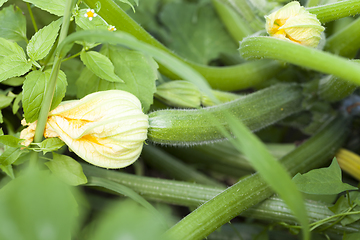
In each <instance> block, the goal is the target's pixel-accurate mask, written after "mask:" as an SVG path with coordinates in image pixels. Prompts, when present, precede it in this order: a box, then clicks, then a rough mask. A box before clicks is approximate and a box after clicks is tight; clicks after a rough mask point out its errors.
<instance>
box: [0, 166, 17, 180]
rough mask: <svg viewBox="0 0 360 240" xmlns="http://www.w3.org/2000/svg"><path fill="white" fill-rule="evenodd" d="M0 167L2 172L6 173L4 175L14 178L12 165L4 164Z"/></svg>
mask: <svg viewBox="0 0 360 240" xmlns="http://www.w3.org/2000/svg"><path fill="white" fill-rule="evenodd" d="M0 169H1V170H2V171H3V172H4V173H6V175H8V176H9V177H10V178H11V179H14V178H15V175H14V170H13V167H12V165H6V166H3V165H0Z"/></svg>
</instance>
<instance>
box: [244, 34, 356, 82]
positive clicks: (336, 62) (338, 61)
mask: <svg viewBox="0 0 360 240" xmlns="http://www.w3.org/2000/svg"><path fill="white" fill-rule="evenodd" d="M240 54H241V55H242V56H243V57H244V58H246V59H250V58H271V59H276V60H281V61H285V62H289V63H292V64H295V65H299V66H302V67H306V68H309V69H312V70H316V71H319V72H323V73H327V74H332V75H334V76H337V77H339V78H342V79H344V80H347V81H351V82H353V83H355V84H357V85H360V68H359V65H358V64H357V63H354V62H350V61H349V60H348V59H346V58H342V57H338V56H335V55H333V54H330V53H327V52H323V51H320V50H317V49H314V48H309V47H305V46H302V45H300V44H297V43H293V42H291V41H287V40H281V39H277V38H273V37H249V38H246V39H244V40H243V41H242V42H241V45H240ZM295 56H296V57H295Z"/></svg>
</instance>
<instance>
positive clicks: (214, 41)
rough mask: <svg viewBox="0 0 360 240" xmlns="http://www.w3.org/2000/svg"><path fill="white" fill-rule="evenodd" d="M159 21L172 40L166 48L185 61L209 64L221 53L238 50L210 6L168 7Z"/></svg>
mask: <svg viewBox="0 0 360 240" xmlns="http://www.w3.org/2000/svg"><path fill="white" fill-rule="evenodd" d="M160 19H161V21H162V22H163V24H164V25H165V27H166V28H167V29H169V32H170V37H169V39H168V41H167V45H168V46H169V47H170V48H171V49H173V50H174V51H175V52H176V53H178V54H179V55H181V56H182V57H184V58H186V59H188V60H191V61H194V62H197V63H201V64H208V63H209V62H210V61H211V60H213V59H216V58H218V57H219V55H220V54H221V53H229V54H231V53H234V52H235V51H236V48H237V46H236V45H235V44H234V42H233V41H232V39H231V38H230V36H229V34H228V33H227V32H226V30H225V29H224V27H223V25H222V24H221V22H220V20H219V19H218V17H217V16H216V13H215V11H214V9H213V8H212V7H211V6H209V5H205V6H201V7H199V6H197V5H195V4H184V3H181V4H180V3H169V4H167V5H165V7H164V9H163V11H162V12H161V15H160Z"/></svg>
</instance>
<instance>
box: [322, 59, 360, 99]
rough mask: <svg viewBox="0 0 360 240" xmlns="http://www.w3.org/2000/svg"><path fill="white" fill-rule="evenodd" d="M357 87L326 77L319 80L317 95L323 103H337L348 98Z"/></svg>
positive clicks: (332, 77)
mask: <svg viewBox="0 0 360 240" xmlns="http://www.w3.org/2000/svg"><path fill="white" fill-rule="evenodd" d="M359 67H360V65H359ZM357 87H358V86H357V85H355V84H352V83H349V82H347V81H344V80H342V79H339V78H337V77H334V76H332V75H328V76H326V77H324V78H322V79H321V80H320V82H319V90H318V94H319V96H320V97H321V98H322V99H324V100H325V101H328V102H337V101H340V100H342V99H344V98H346V97H348V96H350V95H351V94H352V93H353V92H354V91H355V89H356V88H357Z"/></svg>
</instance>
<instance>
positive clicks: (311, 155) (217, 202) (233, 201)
mask: <svg viewBox="0 0 360 240" xmlns="http://www.w3.org/2000/svg"><path fill="white" fill-rule="evenodd" d="M346 136H347V130H346V120H344V119H343V118H337V119H336V120H332V121H331V122H330V123H328V124H326V126H325V127H324V128H323V129H321V130H320V131H319V132H318V133H317V134H315V135H314V136H313V137H312V138H310V139H309V140H308V141H306V142H305V143H303V144H302V145H301V146H299V147H298V148H296V149H295V150H294V151H292V152H290V153H289V154H288V155H286V156H285V157H283V158H282V159H281V160H280V161H281V162H282V164H283V165H284V166H285V167H286V168H287V169H288V170H289V173H290V174H291V175H294V174H296V173H297V172H304V171H308V170H310V169H312V168H314V167H317V166H319V165H322V164H323V163H324V162H325V161H327V160H328V158H329V157H331V156H332V155H333V154H334V151H335V150H336V149H338V148H339V147H340V146H341V144H342V143H343V141H344V140H345V137H346ZM272 193H273V190H272V189H270V188H269V187H268V186H267V184H266V183H265V181H264V180H263V179H261V178H260V176H259V175H258V174H254V175H252V176H250V177H247V178H245V179H243V180H241V181H239V182H238V183H237V184H235V185H233V186H232V187H230V188H228V189H226V190H225V191H223V192H222V193H221V194H219V195H217V196H216V197H214V198H213V199H211V200H210V201H208V202H206V203H205V204H203V205H201V206H200V207H199V208H197V209H196V210H195V211H193V212H192V213H190V214H189V215H188V216H186V217H185V218H183V219H182V220H181V221H180V222H179V223H177V224H176V225H175V226H174V227H172V228H171V229H170V230H169V231H168V233H167V236H169V238H170V239H174V240H177V239H181V240H186V239H189V240H190V239H191V240H197V239H199V240H200V239H203V238H204V237H206V236H207V235H209V234H210V233H211V232H213V231H214V230H215V229H216V228H218V227H220V226H221V225H223V224H224V223H226V222H228V221H230V220H231V219H232V218H234V217H235V216H237V215H238V214H240V213H241V212H243V211H244V210H246V209H247V208H249V207H251V206H254V205H255V204H257V203H259V202H261V201H263V200H265V199H266V198H268V197H270V196H271V195H272ZM199 226H200V227H199Z"/></svg>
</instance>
